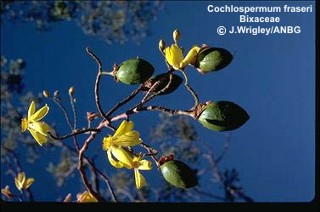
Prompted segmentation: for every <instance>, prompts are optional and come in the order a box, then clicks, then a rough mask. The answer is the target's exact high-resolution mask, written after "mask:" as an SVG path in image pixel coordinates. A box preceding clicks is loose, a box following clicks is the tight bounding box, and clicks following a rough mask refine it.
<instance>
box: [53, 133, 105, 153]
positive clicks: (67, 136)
mask: <svg viewBox="0 0 320 212" xmlns="http://www.w3.org/2000/svg"><path fill="white" fill-rule="evenodd" d="M100 131H101V130H100V129H83V130H76V131H75V132H74V133H71V134H68V135H64V136H61V137H58V136H55V135H53V134H52V133H50V132H48V135H49V136H50V137H51V138H53V139H55V140H63V139H66V138H70V137H72V136H76V135H79V134H82V133H86V132H100ZM78 150H80V149H78Z"/></svg>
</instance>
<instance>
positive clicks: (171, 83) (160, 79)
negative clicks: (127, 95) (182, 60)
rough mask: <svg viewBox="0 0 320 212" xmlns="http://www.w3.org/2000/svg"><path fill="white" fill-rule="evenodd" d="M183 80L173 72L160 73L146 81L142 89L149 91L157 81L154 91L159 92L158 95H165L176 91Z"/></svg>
mask: <svg viewBox="0 0 320 212" xmlns="http://www.w3.org/2000/svg"><path fill="white" fill-rule="evenodd" d="M182 82H183V79H182V78H181V77H180V76H178V75H176V74H172V73H164V74H159V75H157V76H155V77H152V78H150V79H149V80H148V81H146V82H145V83H144V85H143V87H142V91H148V90H149V89H150V88H151V87H152V86H153V85H155V83H158V84H157V85H155V87H154V91H152V92H153V93H157V92H159V94H158V95H165V94H169V93H172V92H173V91H175V90H176V89H177V88H178V87H179V86H180V85H181V83H182Z"/></svg>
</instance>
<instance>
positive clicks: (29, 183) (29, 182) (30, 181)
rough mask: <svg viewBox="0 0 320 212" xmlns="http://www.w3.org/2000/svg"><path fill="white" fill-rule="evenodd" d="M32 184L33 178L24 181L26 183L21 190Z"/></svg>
mask: <svg viewBox="0 0 320 212" xmlns="http://www.w3.org/2000/svg"><path fill="white" fill-rule="evenodd" d="M33 182H34V179H33V178H28V179H27V180H26V182H25V183H24V185H23V189H28V188H29V187H30V186H31V184H32V183H33Z"/></svg>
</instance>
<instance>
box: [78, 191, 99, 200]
mask: <svg viewBox="0 0 320 212" xmlns="http://www.w3.org/2000/svg"><path fill="white" fill-rule="evenodd" d="M77 202H98V200H97V199H96V198H95V197H94V196H93V195H92V194H91V193H90V192H89V191H85V192H83V193H82V194H78V195H77Z"/></svg>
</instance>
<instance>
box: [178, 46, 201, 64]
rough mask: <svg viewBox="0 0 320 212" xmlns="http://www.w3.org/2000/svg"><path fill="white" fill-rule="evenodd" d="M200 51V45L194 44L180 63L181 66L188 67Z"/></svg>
mask: <svg viewBox="0 0 320 212" xmlns="http://www.w3.org/2000/svg"><path fill="white" fill-rule="evenodd" d="M199 51H200V47H199V46H197V45H195V46H193V47H192V48H191V49H190V51H189V52H188V54H187V55H186V57H185V58H184V59H183V61H182V62H181V63H180V68H184V67H186V66H187V65H188V64H190V63H193V62H194V61H195V60H196V57H197V54H198V52H199Z"/></svg>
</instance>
